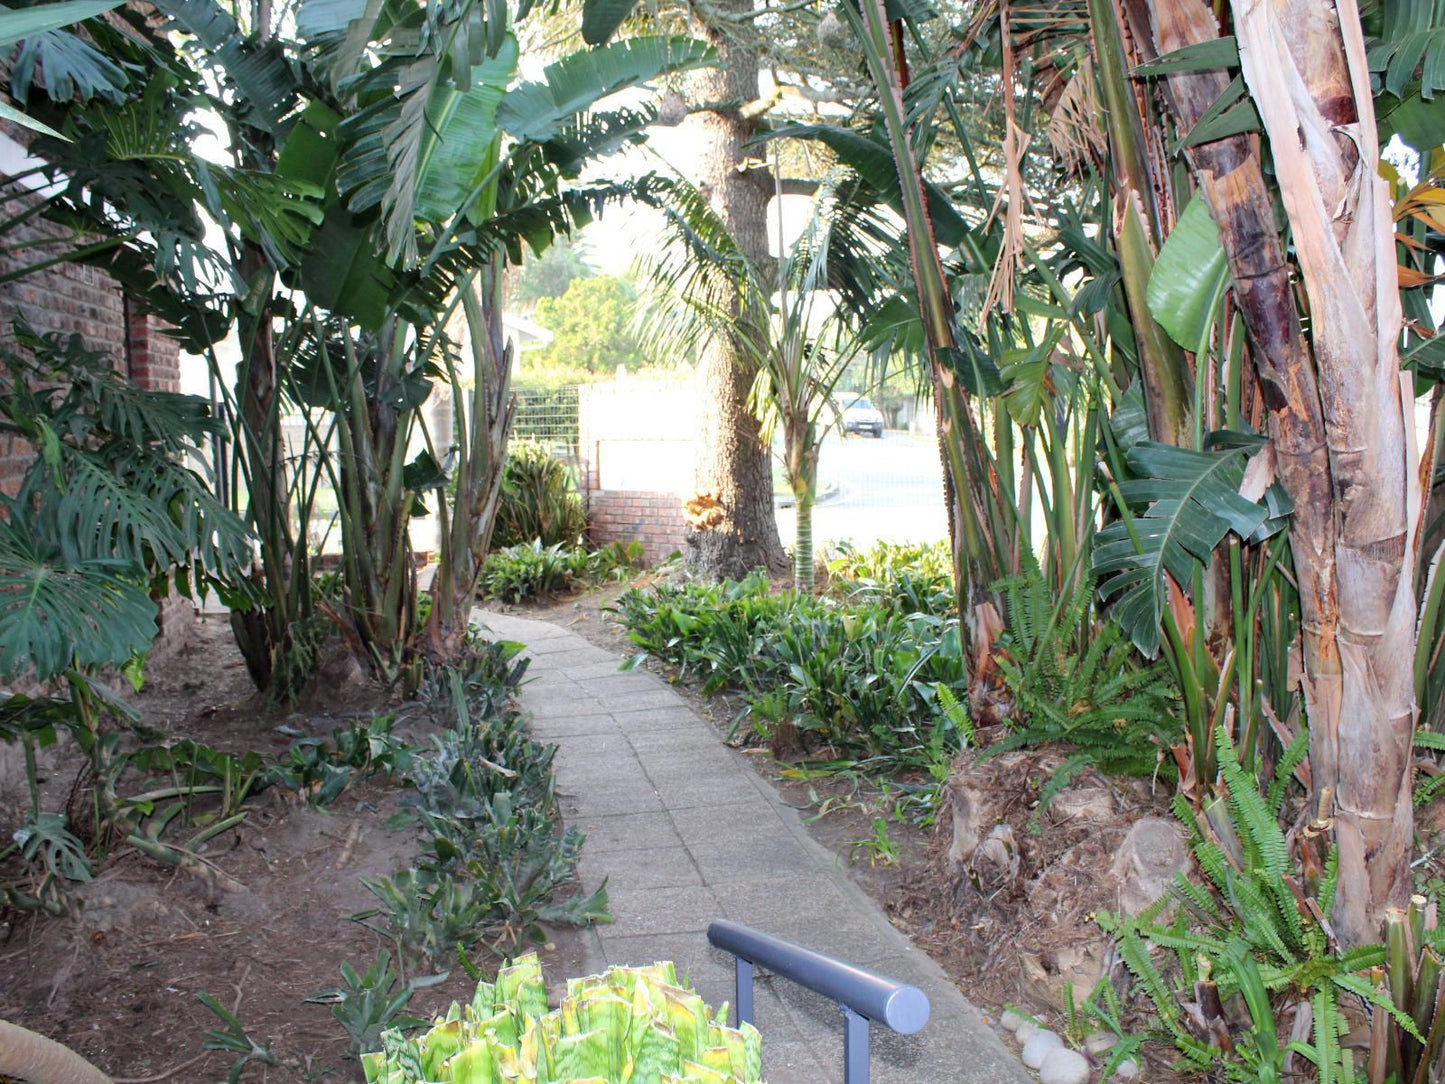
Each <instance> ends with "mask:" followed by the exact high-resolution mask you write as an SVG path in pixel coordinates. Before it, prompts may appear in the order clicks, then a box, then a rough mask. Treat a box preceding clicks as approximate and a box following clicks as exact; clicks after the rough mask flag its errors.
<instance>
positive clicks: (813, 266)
mask: <svg viewBox="0 0 1445 1084" xmlns="http://www.w3.org/2000/svg"><path fill="white" fill-rule="evenodd" d="M837 180H838V178H834V179H830V180H827V181H825V182H824V183H823V184H822V185H820V186H819V189H818V192H817V193H816V194H815V196H814V203H813V208H812V213H811V214H810V215H809V220H808V224H807V226H806V227H805V229H804V231H803V233H802V235H801V236H800V237H799V239H798V240H797V241H796V242H795V243H794V247H793V248H792V250H791V251H789V252H787V253H785V254H784V255H783V257H782V258H781V259H779V260H778V261H777V262H776V279H775V280H774V279H772V278H771V275H770V274H769V270H768V269H767V268H765V267H761V266H759V265H758V263H757V262H755V261H754V260H753V259H751V258H750V257H749V255H748V254H747V253H746V252H745V251H744V249H743V248H742V246H741V245H740V244H739V243H738V242H737V239H736V238H734V237H733V235H732V234H731V233H730V232H729V231H728V229H727V227H726V224H725V222H724V221H723V219H722V217H721V216H720V215H718V214H717V213H716V212H715V211H714V210H713V209H712V208H711V207H710V206H708V204H707V203H706V202H705V201H704V200H703V199H702V198H701V197H700V196H699V195H698V193H697V190H696V189H694V188H692V187H691V186H690V185H686V184H684V183H682V182H677V183H676V184H675V185H674V187H673V191H674V193H675V194H674V197H673V199H672V206H671V207H670V208H667V209H666V212H665V213H666V214H667V217H668V221H669V225H670V234H671V236H670V238H669V244H668V247H667V248H666V249H665V250H664V252H663V254H662V255H661V256H660V257H658V258H657V259H655V260H654V261H652V263H651V266H650V267H649V268H648V271H647V275H648V278H649V280H650V282H651V296H649V297H648V298H647V299H646V305H645V319H646V322H647V323H648V325H649V331H650V334H651V337H652V338H653V339H654V340H655V341H656V345H657V349H658V352H659V353H667V352H670V351H672V350H674V349H675V348H679V347H686V348H687V349H689V350H698V349H702V350H706V349H708V348H709V347H710V346H711V344H713V343H714V342H715V341H716V340H717V339H719V338H726V339H727V340H728V341H729V342H730V343H732V344H734V345H735V346H736V347H737V348H739V349H741V350H742V352H743V353H744V354H745V355H746V356H747V357H748V358H749V359H750V360H751V362H752V365H753V366H754V367H755V368H756V370H757V371H756V376H755V377H754V378H753V383H752V387H751V389H750V390H749V393H748V397H747V404H748V407H749V408H750V410H751V411H752V412H753V414H754V416H755V417H756V419H757V421H758V422H759V424H760V430H759V432H760V436H761V438H762V440H763V441H764V443H765V445H771V443H772V439H773V436H774V435H775V434H776V433H777V432H778V430H779V429H781V431H782V436H783V451H782V467H783V475H784V477H785V478H786V480H787V483H788V488H789V489H790V490H791V491H792V494H793V501H794V508H795V510H796V515H797V530H796V535H795V538H794V546H793V582H794V585H795V586H796V588H797V589H798V590H800V591H811V590H812V589H813V586H814V582H815V567H814V554H813V504H814V502H815V500H816V498H817V495H818V453H819V449H820V446H821V444H822V441H823V439H824V437H826V435H827V433H828V431H829V429H830V428H831V427H832V426H833V425H834V424H836V422H837V420H838V419H837V413H836V408H835V407H834V405H833V404H832V401H831V398H830V397H831V395H832V391H833V388H834V386H835V385H836V384H837V382H838V380H839V378H840V377H841V376H842V375H843V372H844V370H845V369H847V367H848V365H849V363H850V362H852V361H853V359H854V358H856V357H858V356H859V355H860V353H861V352H862V350H863V347H864V344H863V341H862V340H861V339H860V338H859V337H858V336H857V335H856V333H854V332H853V330H852V329H850V328H849V326H848V324H847V321H846V319H845V318H844V315H843V313H842V311H841V310H840V309H839V308H838V305H837V301H836V298H834V297H833V296H832V295H831V294H830V293H829V261H830V259H832V258H841V259H842V260H843V261H845V262H849V263H854V264H856V263H857V262H858V261H860V260H862V259H864V258H865V257H864V256H863V255H862V254H861V253H859V252H857V251H847V250H843V246H840V244H839V243H838V241H839V237H838V234H839V233H841V232H842V231H838V232H837V233H835V231H834V229H833V226H834V220H835V218H837V217H838V216H839V215H841V214H842V213H845V212H846V211H847V210H849V209H848V208H846V207H845V206H844V204H843V202H842V200H841V198H840V194H839V192H838V187H837V183H836V182H837ZM780 213H781V211H780ZM774 298H776V301H775V300H774ZM739 312H741V314H742V315H741V317H739V316H738V315H737V314H738V313H739ZM769 491H770V492H771V487H769Z"/></svg>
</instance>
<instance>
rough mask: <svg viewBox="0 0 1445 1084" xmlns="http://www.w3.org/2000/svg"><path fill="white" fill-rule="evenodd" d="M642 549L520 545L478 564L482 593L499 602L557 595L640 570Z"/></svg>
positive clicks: (636, 546) (537, 542) (610, 545)
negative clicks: (588, 548)
mask: <svg viewBox="0 0 1445 1084" xmlns="http://www.w3.org/2000/svg"><path fill="white" fill-rule="evenodd" d="M642 561H643V555H642V546H641V544H640V543H637V542H630V543H627V544H626V545H624V544H623V543H621V542H610V543H608V544H607V545H605V546H603V547H602V548H600V549H597V550H587V549H585V548H583V547H582V546H573V547H566V546H563V545H562V544H561V543H554V544H552V545H550V546H547V545H543V544H542V542H541V541H540V540H534V541H532V542H524V543H521V544H520V545H516V546H508V547H507V548H506V549H501V550H495V551H493V552H492V553H490V554H488V555H487V559H486V562H485V563H484V564H483V565H482V583H481V588H482V593H483V594H484V595H488V596H490V597H491V598H496V599H501V600H502V601H503V602H521V601H522V600H523V599H526V598H538V597H540V596H543V595H560V594H565V593H566V592H568V591H572V590H574V589H576V588H578V587H580V586H583V585H584V584H587V583H592V582H595V581H597V580H602V579H606V578H608V577H612V576H618V575H620V574H621V573H623V572H625V571H626V570H628V569H634V568H640V567H641V565H642Z"/></svg>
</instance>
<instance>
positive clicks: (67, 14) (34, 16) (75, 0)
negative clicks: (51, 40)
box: [0, 0, 121, 49]
mask: <svg viewBox="0 0 1445 1084" xmlns="http://www.w3.org/2000/svg"><path fill="white" fill-rule="evenodd" d="M120 5H121V0H63V2H62V3H59V4H37V5H35V6H34V7H30V8H22V9H20V10H18V11H16V10H13V9H11V8H8V7H3V6H0V49H8V48H9V47H10V46H12V45H14V44H15V43H16V42H17V41H20V40H21V39H23V38H28V37H30V36H31V35H33V34H43V33H45V32H46V31H47V30H58V29H59V28H60V27H62V26H69V25H70V24H71V23H78V22H81V21H82V20H84V19H93V18H95V16H97V15H100V14H102V13H104V12H107V11H109V10H110V9H111V8H116V7H120Z"/></svg>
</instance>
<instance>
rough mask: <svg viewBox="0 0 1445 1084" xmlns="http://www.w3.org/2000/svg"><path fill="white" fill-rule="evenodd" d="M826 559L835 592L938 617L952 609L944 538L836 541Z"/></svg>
mask: <svg viewBox="0 0 1445 1084" xmlns="http://www.w3.org/2000/svg"><path fill="white" fill-rule="evenodd" d="M827 564H828V574H829V576H830V577H831V580H830V588H831V591H832V593H833V594H834V595H836V596H837V597H839V598H842V599H845V600H848V601H853V602H873V603H877V604H879V605H882V606H888V607H890V608H892V609H895V610H898V611H900V612H902V613H929V614H936V615H938V616H940V617H943V616H947V615H948V614H951V613H954V612H955V610H956V609H957V607H956V605H955V600H954V597H953V557H952V555H951V554H950V552H949V549H948V543H947V542H923V543H916V542H877V543H875V544H874V545H872V546H871V547H869V548H868V549H866V550H860V549H856V548H854V547H853V546H852V545H850V544H849V543H847V542H841V543H839V544H838V547H837V550H836V552H835V553H834V554H833V555H832V556H831V557H829V559H828V562H827Z"/></svg>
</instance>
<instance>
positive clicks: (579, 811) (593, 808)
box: [557, 786, 663, 820]
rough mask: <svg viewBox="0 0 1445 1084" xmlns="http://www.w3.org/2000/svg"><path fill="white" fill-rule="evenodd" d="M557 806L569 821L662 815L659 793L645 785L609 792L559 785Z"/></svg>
mask: <svg viewBox="0 0 1445 1084" xmlns="http://www.w3.org/2000/svg"><path fill="white" fill-rule="evenodd" d="M557 792H558V799H557V800H558V804H559V805H561V807H562V815H563V816H564V817H566V818H567V819H568V820H572V819H573V818H576V817H605V816H607V815H608V814H611V813H661V812H662V808H663V807H662V802H661V800H659V799H658V797H657V793H656V792H655V791H653V790H650V789H647V788H645V787H642V786H633V787H612V788H609V789H607V790H596V791H593V790H588V789H582V788H579V789H577V790H575V791H574V790H570V789H567V788H563V787H561V786H558V788H557Z"/></svg>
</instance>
